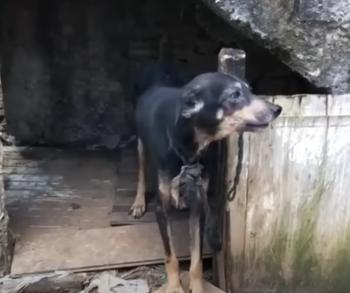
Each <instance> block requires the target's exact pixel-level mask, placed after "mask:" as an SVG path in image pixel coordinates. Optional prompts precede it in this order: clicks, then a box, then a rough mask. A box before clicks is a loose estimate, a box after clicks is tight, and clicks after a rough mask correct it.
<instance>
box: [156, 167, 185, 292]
mask: <svg viewBox="0 0 350 293" xmlns="http://www.w3.org/2000/svg"><path fill="white" fill-rule="evenodd" d="M158 183H159V193H160V197H161V200H162V202H163V205H164V206H165V207H166V206H167V205H168V204H169V201H170V197H171V181H170V179H169V178H168V177H167V176H165V175H163V174H158ZM167 232H168V233H167V234H168V237H169V244H170V256H169V257H167V258H166V259H165V268H166V272H167V277H168V286H167V289H166V293H184V291H183V289H182V287H181V283H180V274H179V262H178V260H177V257H176V253H175V248H174V244H173V241H172V233H171V229H170V225H169V224H168V225H167Z"/></svg>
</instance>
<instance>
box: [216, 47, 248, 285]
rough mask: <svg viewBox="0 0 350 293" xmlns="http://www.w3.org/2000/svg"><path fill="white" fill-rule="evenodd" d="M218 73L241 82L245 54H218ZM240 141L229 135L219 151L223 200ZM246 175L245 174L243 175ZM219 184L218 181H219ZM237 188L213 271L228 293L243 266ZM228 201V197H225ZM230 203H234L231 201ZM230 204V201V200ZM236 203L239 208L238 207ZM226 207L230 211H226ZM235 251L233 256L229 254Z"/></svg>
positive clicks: (231, 180)
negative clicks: (237, 78)
mask: <svg viewBox="0 0 350 293" xmlns="http://www.w3.org/2000/svg"><path fill="white" fill-rule="evenodd" d="M218 70H219V71H220V72H223V73H225V74H228V75H235V76H238V77H240V78H244V75H245V52H244V51H242V50H235V49H226V48H223V49H221V51H220V53H219V66H218ZM239 139H243V138H240V137H239V135H237V134H236V135H231V136H230V137H229V138H228V139H227V140H225V141H223V142H222V143H224V144H225V147H224V148H222V150H221V151H222V152H225V153H224V154H223V155H222V156H221V160H224V161H222V162H220V164H221V165H222V167H221V168H224V169H223V172H221V173H219V174H220V176H222V177H224V178H222V179H221V180H224V185H225V187H224V190H223V191H221V192H223V193H224V195H223V196H225V197H226V196H227V194H228V193H229V192H232V190H231V188H232V186H233V184H236V183H239V182H234V181H235V180H234V178H235V176H236V171H237V168H236V166H237V164H241V163H242V162H238V160H237V158H238V154H239V151H240V150H239V147H238V141H239ZM238 175H239V176H238V177H237V178H239V179H240V180H241V181H243V182H245V181H246V177H245V176H243V177H242V176H241V175H242V174H238ZM243 175H246V174H243ZM219 182H220V179H219ZM241 186H242V184H241V185H240V187H238V186H237V187H234V188H235V190H234V191H235V193H239V194H240V195H239V199H238V200H235V201H234V202H228V203H227V202H226V200H225V207H224V210H223V213H224V217H223V218H224V219H223V222H224V223H223V248H222V251H221V252H220V253H218V254H217V255H216V271H217V275H218V285H219V287H220V288H221V289H223V290H227V288H228V287H232V286H233V287H237V286H239V282H238V281H239V280H240V278H239V277H238V275H239V273H240V272H241V271H242V268H241V267H240V266H241V264H242V261H241V258H242V255H243V254H244V253H243V252H244V251H243V247H244V235H245V234H244V227H245V204H246V201H245V197H246V192H245V190H240V188H241ZM243 186H244V185H243ZM228 197H229V198H230V197H231V194H230V195H228ZM232 200H233V199H232ZM230 201H231V199H230ZM237 203H238V204H237ZM228 207H229V208H228ZM231 229H233V230H234V231H235V233H234V234H231V233H230V231H231ZM232 250H234V252H235V253H234V254H232V253H231V251H232Z"/></svg>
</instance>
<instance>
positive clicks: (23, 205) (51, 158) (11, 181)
mask: <svg viewBox="0 0 350 293" xmlns="http://www.w3.org/2000/svg"><path fill="white" fill-rule="evenodd" d="M117 159H118V158H117V156H116V155H115V154H113V153H110V152H92V151H79V150H62V149H51V148H23V147H20V148H15V147H8V148H5V158H4V161H5V163H6V165H5V166H4V171H5V172H4V178H5V183H6V184H5V187H6V197H7V198H6V203H7V208H8V211H9V214H10V217H11V228H12V230H13V231H14V233H15V234H16V235H20V234H22V233H24V232H25V231H26V230H27V229H36V228H38V229H41V230H50V229H54V230H56V229H61V230H62V229H68V228H75V229H86V228H99V227H109V213H110V212H111V210H112V206H113V203H114V199H115V188H116V184H117V182H116V181H117V180H116V179H117V176H116V169H117V162H118V160H117ZM19 165H20V166H21V167H20V168H18V167H15V168H13V166H19ZM33 167H34V168H33ZM120 201H121V203H123V202H125V201H126V200H124V198H120ZM43 232H44V231H43ZM45 233H46V231H45Z"/></svg>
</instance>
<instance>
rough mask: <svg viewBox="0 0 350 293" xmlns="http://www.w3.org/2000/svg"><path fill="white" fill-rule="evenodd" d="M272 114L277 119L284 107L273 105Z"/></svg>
mask: <svg viewBox="0 0 350 293" xmlns="http://www.w3.org/2000/svg"><path fill="white" fill-rule="evenodd" d="M272 112H273V116H274V117H275V118H276V117H278V116H279V115H280V114H281V112H282V107H281V106H279V105H275V104H274V105H273V108H272Z"/></svg>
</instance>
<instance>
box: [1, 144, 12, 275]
mask: <svg viewBox="0 0 350 293" xmlns="http://www.w3.org/2000/svg"><path fill="white" fill-rule="evenodd" d="M2 167H3V145H2V142H1V141H0V275H1V276H3V275H5V274H7V273H8V272H9V267H10V253H9V230H8V223H9V218H8V214H7V211H6V207H5V191H4V180H3V172H2Z"/></svg>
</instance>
